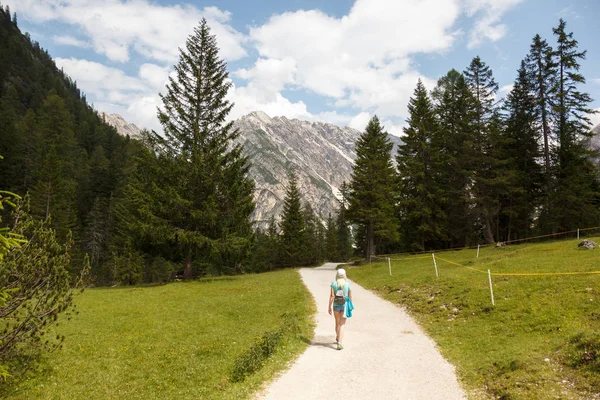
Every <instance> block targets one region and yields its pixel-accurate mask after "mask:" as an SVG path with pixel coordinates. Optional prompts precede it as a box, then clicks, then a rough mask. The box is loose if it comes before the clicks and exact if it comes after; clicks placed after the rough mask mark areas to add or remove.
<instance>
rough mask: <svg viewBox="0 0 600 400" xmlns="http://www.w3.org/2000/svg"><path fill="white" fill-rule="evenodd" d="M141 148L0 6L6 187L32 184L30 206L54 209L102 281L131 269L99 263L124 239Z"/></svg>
mask: <svg viewBox="0 0 600 400" xmlns="http://www.w3.org/2000/svg"><path fill="white" fill-rule="evenodd" d="M140 149H141V144H140V143H139V142H137V141H133V140H130V139H128V138H124V137H122V136H120V135H118V134H117V132H116V130H115V129H114V128H112V127H110V126H109V125H107V124H105V123H104V122H103V121H102V120H101V119H100V117H99V116H98V114H97V113H96V111H95V110H94V109H93V108H92V107H91V106H90V105H89V104H88V103H87V102H86V98H85V96H84V95H83V94H82V93H81V92H80V90H79V89H78V88H77V85H76V84H75V82H73V81H72V80H71V79H70V78H69V77H68V76H67V75H66V74H65V73H64V72H62V71H60V70H58V69H57V67H56V65H55V64H54V61H53V60H52V58H51V57H50V55H49V54H48V53H47V52H46V51H45V50H43V49H41V48H40V46H39V44H38V43H37V42H35V41H32V40H31V39H30V37H29V35H27V34H25V35H23V34H22V33H21V32H20V30H19V28H18V26H17V23H16V16H12V17H11V15H10V13H9V11H8V9H7V10H4V9H2V10H0V155H2V156H3V157H4V160H2V161H0V171H1V173H0V188H2V189H3V190H9V191H12V192H14V193H16V194H19V195H22V196H23V195H25V194H26V193H27V192H29V195H30V198H29V199H30V207H31V210H30V212H31V214H32V215H33V216H34V217H35V218H37V219H45V218H46V217H48V216H50V217H51V222H50V226H51V227H52V228H54V229H55V230H56V232H57V236H58V238H59V239H60V240H64V239H65V238H66V237H67V233H68V232H69V231H72V232H73V239H74V241H75V247H74V251H75V254H74V256H75V258H76V259H82V257H83V253H84V252H87V253H89V254H90V256H91V260H92V264H93V267H94V269H93V271H92V275H94V276H99V277H100V281H102V280H112V279H114V278H116V277H117V276H116V275H118V274H121V273H124V272H125V271H114V270H113V271H109V270H108V269H107V270H101V266H103V265H104V262H105V261H106V260H107V259H108V258H109V257H110V256H111V253H112V252H113V251H115V250H116V248H118V247H119V246H120V245H121V243H119V241H120V240H121V239H119V238H118V232H117V230H116V229H117V225H118V224H117V221H116V207H117V205H118V203H119V199H120V198H121V197H122V196H123V190H124V187H125V186H126V184H127V180H128V178H129V176H130V174H131V170H132V166H133V164H132V160H133V157H132V155H133V154H134V153H136V152H138V151H140ZM7 217H8V216H7ZM9 220H10V219H8V220H5V221H9ZM73 265H74V266H78V265H81V263H78V262H74V263H73Z"/></svg>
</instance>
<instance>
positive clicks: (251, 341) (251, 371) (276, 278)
mask: <svg viewBox="0 0 600 400" xmlns="http://www.w3.org/2000/svg"><path fill="white" fill-rule="evenodd" d="M76 302H77V307H78V309H79V311H80V314H79V315H78V316H77V317H76V318H75V319H73V320H71V321H65V322H64V323H63V324H62V326H60V327H59V328H58V329H59V332H60V333H61V334H64V335H66V340H65V343H64V348H63V350H61V351H58V352H55V353H54V354H52V355H51V356H50V357H48V359H47V360H44V361H42V363H41V364H40V369H39V371H36V373H35V374H33V376H32V377H31V378H29V379H27V380H26V381H24V382H22V383H21V384H20V385H19V386H17V387H13V388H11V390H10V391H6V390H5V392H4V393H3V394H2V396H1V397H2V398H9V399H32V398H35V399H83V398H85V399H232V398H235V399H238V398H247V397H249V396H250V395H251V394H252V393H254V392H256V391H257V390H258V389H259V388H260V387H261V385H262V384H264V382H266V381H268V380H270V379H271V378H272V377H273V376H274V375H275V374H276V373H277V372H278V371H280V370H281V369H282V368H284V367H285V366H286V365H287V363H288V362H289V361H291V360H292V359H294V358H295V357H296V356H297V355H298V354H300V353H301V352H302V351H303V350H304V349H305V348H306V346H307V342H310V340H309V339H310V338H312V334H313V328H314V323H313V319H312V316H313V314H314V312H315V306H314V303H313V300H312V297H311V296H310V293H309V292H308V290H307V289H306V288H305V286H304V285H303V284H302V283H301V279H300V276H299V274H298V272H297V271H295V270H284V271H277V272H270V273H264V274H259V275H246V276H237V277H223V278H216V279H204V280H200V281H195V282H181V283H172V284H169V285H165V286H157V287H134V288H115V289H91V290H88V291H86V292H85V293H84V294H83V295H81V296H80V297H78V298H77V299H76ZM257 347H258V348H259V350H260V351H255V350H253V349H255V348H257ZM265 349H266V350H265ZM263 350H265V351H263ZM248 354H250V356H248ZM244 360H246V362H245V364H244ZM248 360H250V362H248Z"/></svg>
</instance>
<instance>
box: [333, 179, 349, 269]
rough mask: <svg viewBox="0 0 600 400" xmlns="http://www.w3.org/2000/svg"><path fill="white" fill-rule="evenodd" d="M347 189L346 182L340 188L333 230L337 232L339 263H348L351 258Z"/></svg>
mask: <svg viewBox="0 0 600 400" xmlns="http://www.w3.org/2000/svg"><path fill="white" fill-rule="evenodd" d="M349 190H350V189H349V188H348V185H347V184H346V182H342V185H341V186H340V194H341V200H340V206H339V209H338V212H337V218H336V221H335V222H336V225H335V229H336V231H337V246H338V247H337V254H338V255H339V259H340V261H348V260H349V259H350V257H351V256H352V251H353V249H352V232H351V230H350V226H349V224H348V216H347V214H348V205H349V198H348V196H349Z"/></svg>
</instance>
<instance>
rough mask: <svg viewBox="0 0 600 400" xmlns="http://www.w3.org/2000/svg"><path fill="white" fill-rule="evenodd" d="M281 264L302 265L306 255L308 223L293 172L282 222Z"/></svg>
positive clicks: (290, 177) (286, 194)
mask: <svg viewBox="0 0 600 400" xmlns="http://www.w3.org/2000/svg"><path fill="white" fill-rule="evenodd" d="M279 226H280V230H281V236H280V245H281V258H280V262H281V265H282V266H283V267H291V266H295V265H299V264H301V263H302V262H303V261H304V260H303V258H304V255H305V254H306V222H305V219H304V215H303V213H302V206H301V201H300V191H299V190H298V182H297V178H296V174H295V173H294V172H291V173H290V175H289V179H288V185H287V188H286V192H285V199H284V202H283V213H282V215H281V222H280V225H279Z"/></svg>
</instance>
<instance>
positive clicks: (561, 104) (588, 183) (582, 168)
mask: <svg viewBox="0 0 600 400" xmlns="http://www.w3.org/2000/svg"><path fill="white" fill-rule="evenodd" d="M565 26H566V23H565V21H563V20H562V19H561V20H560V22H559V25H558V27H556V28H554V29H553V32H554V35H555V36H556V41H557V47H556V51H555V52H554V55H555V57H556V66H557V75H556V80H555V82H554V86H553V87H552V89H551V94H552V105H553V119H554V126H555V131H556V136H557V141H558V149H557V155H556V163H557V165H556V195H555V196H554V198H553V199H552V203H553V204H552V206H551V210H552V211H551V214H552V215H555V216H556V217H557V220H556V221H555V225H554V226H555V229H558V230H568V229H573V228H575V227H578V226H581V225H589V224H591V223H592V222H593V221H598V210H597V208H596V207H595V206H594V205H593V201H594V198H595V197H596V189H595V188H596V187H597V181H598V172H597V168H596V166H595V165H594V164H593V163H592V162H591V160H590V155H591V154H590V152H589V151H588V150H587V149H586V148H585V147H584V141H585V139H586V138H588V137H589V136H590V135H591V133H590V128H591V126H590V119H589V117H588V116H589V115H590V114H592V113H593V112H594V111H593V110H592V109H591V108H590V107H589V104H590V103H591V102H592V99H591V97H590V96H589V95H588V94H587V93H584V92H581V91H579V90H578V86H579V85H583V84H585V78H584V76H583V75H581V73H579V68H580V65H579V60H584V59H585V56H586V51H579V50H578V48H577V47H578V43H577V41H576V40H575V39H573V33H567V32H566V31H565Z"/></svg>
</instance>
